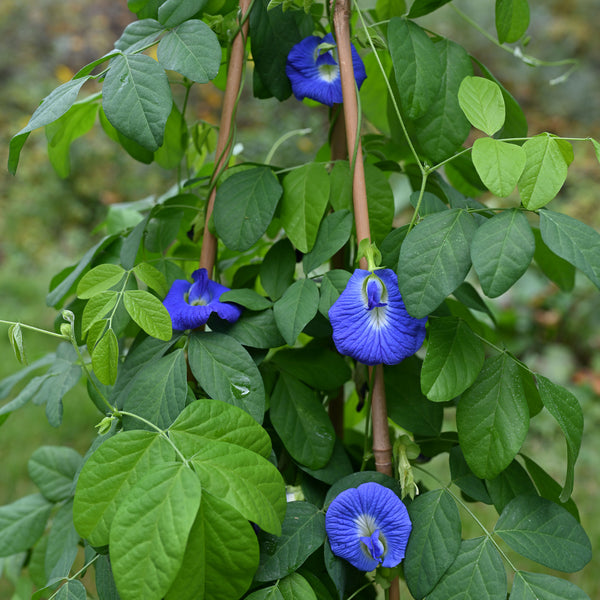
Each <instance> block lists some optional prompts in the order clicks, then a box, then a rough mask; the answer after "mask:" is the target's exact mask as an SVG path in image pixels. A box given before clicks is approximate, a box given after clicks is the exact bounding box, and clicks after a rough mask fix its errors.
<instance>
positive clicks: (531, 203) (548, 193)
mask: <svg viewBox="0 0 600 600" xmlns="http://www.w3.org/2000/svg"><path fill="white" fill-rule="evenodd" d="M567 143H568V142H567ZM523 150H525V154H526V156H527V160H526V162H525V168H524V169H523V173H522V174H521V177H520V178H519V183H518V187H519V193H520V194H521V201H522V202H523V206H524V207H525V208H527V209H529V210H537V209H538V208H541V207H542V206H545V205H546V204H548V202H550V200H552V199H553V198H554V197H555V196H556V194H558V192H559V190H560V188H561V187H562V186H563V183H564V182H565V180H566V178H567V168H568V161H567V160H566V159H565V155H564V153H563V150H562V147H561V145H560V144H559V143H558V140H557V139H556V138H554V137H552V136H551V135H550V134H548V133H541V134H540V135H536V136H535V137H533V138H531V139H528V140H527V141H526V142H525V143H524V144H523Z"/></svg>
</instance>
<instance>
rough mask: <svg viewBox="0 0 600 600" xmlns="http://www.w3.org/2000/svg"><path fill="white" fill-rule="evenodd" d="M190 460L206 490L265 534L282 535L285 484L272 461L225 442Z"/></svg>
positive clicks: (208, 448)
mask: <svg viewBox="0 0 600 600" xmlns="http://www.w3.org/2000/svg"><path fill="white" fill-rule="evenodd" d="M190 460H191V462H192V463H193V465H194V470H195V471H196V473H197V475H198V477H199V478H200V482H201V483H202V488H203V489H204V490H206V491H207V492H208V493H209V494H212V495H213V496H215V497H217V498H220V499H221V500H223V502H225V503H227V504H229V505H230V506H232V507H233V508H234V509H235V510H237V511H238V512H239V513H240V514H241V515H243V516H244V517H245V518H246V519H247V520H248V521H252V522H253V523H256V524H257V525H258V526H259V527H260V528H261V529H263V530H264V531H267V532H269V533H272V534H273V535H280V534H281V522H282V521H283V517H284V515H285V510H286V501H285V483H284V481H283V477H282V476H281V474H280V473H279V471H278V470H277V467H275V466H274V465H273V464H272V463H271V462H270V461H268V460H267V459H266V458H264V457H262V456H260V454H256V452H252V451H250V450H247V449H246V448H243V447H242V446H238V445H237V444H230V443H228V442H221V441H213V442H212V443H211V444H205V445H204V446H203V447H202V448H200V449H199V450H198V451H197V452H196V454H194V455H193V456H192V457H191V459H190Z"/></svg>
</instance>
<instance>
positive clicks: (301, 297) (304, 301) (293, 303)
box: [273, 279, 319, 346]
mask: <svg viewBox="0 0 600 600" xmlns="http://www.w3.org/2000/svg"><path fill="white" fill-rule="evenodd" d="M318 310H319V288H318V287H317V284H316V283H315V282H314V281H313V280H312V279H298V281H294V283H293V284H292V285H291V286H290V287H289V288H288V289H287V290H286V291H285V293H284V294H283V296H282V297H281V298H279V300H277V302H275V305H274V306H273V313H274V314H275V322H276V323H277V327H278V329H279V331H280V332H281V335H282V336H283V338H284V339H285V341H286V343H287V344H288V346H293V345H294V343H295V342H296V339H297V338H298V335H299V334H300V332H301V331H302V330H303V329H304V328H305V327H306V325H308V323H309V322H310V321H311V320H312V318H313V317H314V316H315V315H316V314H317V311H318Z"/></svg>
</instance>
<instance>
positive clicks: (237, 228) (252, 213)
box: [213, 51, 283, 252]
mask: <svg viewBox="0 0 600 600" xmlns="http://www.w3.org/2000/svg"><path fill="white" fill-rule="evenodd" d="M220 57H221V54H220V51H219V59H220ZM282 192H283V190H282V188H281V186H280V185H279V181H277V177H275V175H274V174H273V171H272V170H271V169H269V168H268V167H253V168H251V169H247V170H245V171H241V172H237V173H234V174H233V175H231V176H230V177H228V178H227V179H226V180H225V181H224V182H223V183H222V184H221V185H220V186H219V187H218V188H217V197H216V200H215V208H214V212H213V217H214V220H215V229H216V230H217V235H218V236H219V237H220V238H221V240H222V241H223V243H224V244H225V245H226V246H227V247H228V248H229V249H230V250H236V251H240V252H242V251H244V250H248V248H250V247H251V246H253V245H254V244H255V243H256V242H257V241H258V240H259V239H260V238H261V236H262V235H263V234H264V233H265V231H266V230H267V227H268V226H269V224H270V223H271V219H272V218H273V215H274V214H275V209H276V208H277V204H278V202H279V198H281V194H282Z"/></svg>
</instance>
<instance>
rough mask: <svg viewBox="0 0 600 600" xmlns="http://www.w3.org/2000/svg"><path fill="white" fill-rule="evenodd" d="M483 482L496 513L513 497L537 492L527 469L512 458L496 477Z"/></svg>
mask: <svg viewBox="0 0 600 600" xmlns="http://www.w3.org/2000/svg"><path fill="white" fill-rule="evenodd" d="M485 483H486V487H487V489H488V492H489V494H490V497H491V499H492V502H493V503H494V507H495V508H496V510H497V511H498V514H500V513H501V512H502V511H503V510H504V508H505V507H506V505H507V504H508V503H509V502H510V501H511V500H512V499H513V498H516V497H517V496H520V495H522V494H537V492H536V489H535V485H534V484H533V482H532V481H531V479H530V478H529V475H528V474H527V471H525V469H524V468H523V467H522V466H521V464H520V463H519V462H517V461H516V460H513V461H512V462H511V463H510V465H508V467H506V469H504V471H502V473H500V475H498V477H494V479H488V480H486V482H485Z"/></svg>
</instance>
